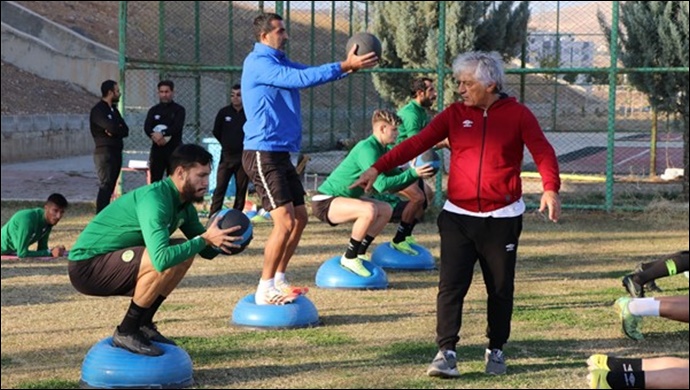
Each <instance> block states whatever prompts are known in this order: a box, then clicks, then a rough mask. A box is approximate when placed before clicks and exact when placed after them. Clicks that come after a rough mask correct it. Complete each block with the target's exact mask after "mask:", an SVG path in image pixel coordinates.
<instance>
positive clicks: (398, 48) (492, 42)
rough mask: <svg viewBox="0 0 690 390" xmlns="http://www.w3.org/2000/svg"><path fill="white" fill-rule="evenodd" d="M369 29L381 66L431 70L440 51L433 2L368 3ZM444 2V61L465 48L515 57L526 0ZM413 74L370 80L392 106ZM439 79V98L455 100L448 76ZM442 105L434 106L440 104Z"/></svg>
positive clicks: (404, 96)
mask: <svg viewBox="0 0 690 390" xmlns="http://www.w3.org/2000/svg"><path fill="white" fill-rule="evenodd" d="M372 3H373V5H374V7H373V15H374V21H373V33H374V34H375V35H376V36H377V37H379V39H380V40H381V43H382V46H383V54H382V57H383V58H382V62H381V66H382V67H386V68H402V69H420V68H431V69H436V68H437V65H438V54H439V47H438V46H439V45H438V37H439V15H438V2H434V1H430V2H426V1H413V2H407V1H377V2H372ZM515 3H516V2H514V1H462V2H461V1H448V2H446V20H445V44H444V46H443V47H442V48H441V49H442V50H444V56H445V61H446V63H445V64H444V66H446V67H448V68H450V67H451V65H452V61H453V59H454V58H455V57H456V56H457V55H458V54H460V53H462V52H465V51H470V50H483V51H497V52H499V53H501V54H502V55H503V57H504V58H505V59H510V58H512V57H515V56H516V55H517V54H518V53H519V52H520V48H521V45H522V43H523V42H524V41H525V40H526V38H527V22H528V20H529V15H530V11H529V2H528V1H521V2H518V3H519V4H517V5H515ZM419 76H420V75H419V74H413V73H388V72H383V73H374V74H373V82H374V86H375V87H376V89H377V91H378V92H379V93H380V94H381V97H382V98H383V99H385V100H387V101H388V102H389V103H391V104H392V105H394V106H395V107H400V106H402V105H403V104H404V103H406V102H407V101H408V100H409V99H410V95H409V85H410V81H411V80H412V79H413V78H415V77H419ZM443 82H444V91H445V93H444V96H443V97H444V102H446V103H448V102H452V101H455V100H457V98H456V96H455V94H456V93H457V87H456V85H455V83H454V82H453V80H451V79H450V78H447V79H446V80H443ZM442 108H443V107H439V109H442Z"/></svg>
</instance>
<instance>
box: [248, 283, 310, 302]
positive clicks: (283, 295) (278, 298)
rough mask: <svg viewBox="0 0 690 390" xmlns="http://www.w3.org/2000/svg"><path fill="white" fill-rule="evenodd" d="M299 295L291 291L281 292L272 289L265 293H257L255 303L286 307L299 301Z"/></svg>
mask: <svg viewBox="0 0 690 390" xmlns="http://www.w3.org/2000/svg"><path fill="white" fill-rule="evenodd" d="M298 296H299V294H295V293H293V292H289V291H281V290H278V289H277V288H275V287H270V288H268V289H266V290H263V291H259V290H257V291H256V294H254V301H255V302H256V304H257V305H285V304H286V303H292V302H294V301H295V299H297V297H298Z"/></svg>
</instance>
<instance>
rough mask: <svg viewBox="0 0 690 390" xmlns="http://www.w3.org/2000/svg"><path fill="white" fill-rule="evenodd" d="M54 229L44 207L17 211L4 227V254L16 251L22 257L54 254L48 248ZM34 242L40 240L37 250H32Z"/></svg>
mask: <svg viewBox="0 0 690 390" xmlns="http://www.w3.org/2000/svg"><path fill="white" fill-rule="evenodd" d="M52 229H53V226H52V225H48V221H46V217H45V211H44V210H43V208H35V209H26V210H20V211H17V212H16V213H15V214H14V215H13V216H12V218H10V220H9V221H7V223H6V224H5V225H4V226H3V227H2V254H9V253H16V254H17V257H20V258H21V257H40V256H52V254H51V253H50V250H49V249H48V237H50V232H51V230H52ZM34 242H38V245H37V247H36V250H35V251H30V250H29V246H30V245H31V244H33V243H34Z"/></svg>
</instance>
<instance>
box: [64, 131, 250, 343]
mask: <svg viewBox="0 0 690 390" xmlns="http://www.w3.org/2000/svg"><path fill="white" fill-rule="evenodd" d="M211 160H212V157H211V154H210V153H209V152H207V151H206V149H204V148H203V147H201V146H198V145H193V144H186V145H180V146H179V147H178V148H177V149H175V151H174V152H173V153H172V155H171V157H170V165H169V167H168V177H167V178H166V179H164V180H162V181H159V182H155V183H152V184H149V185H147V186H143V187H140V188H138V189H136V190H134V191H132V192H129V193H127V194H125V195H123V196H122V197H120V198H118V199H117V200H116V201H115V202H113V203H111V204H109V205H108V206H106V207H105V208H104V209H103V210H102V211H101V212H100V213H98V214H96V216H95V217H94V219H93V220H91V222H89V224H88V225H86V228H84V231H82V233H81V234H80V235H79V237H78V238H77V242H76V243H75V244H74V247H73V248H72V250H70V253H69V260H70V262H69V276H70V281H71V282H72V285H73V286H74V288H75V289H77V291H79V292H81V293H83V294H87V295H95V296H116V295H118V296H130V297H132V301H131V302H130V305H129V308H128V310H127V313H126V315H125V317H124V319H123V320H122V322H121V323H120V325H119V326H118V327H117V328H116V330H115V334H114V335H113V344H114V345H115V346H117V347H120V348H124V349H127V350H129V351H132V352H134V353H139V354H144V355H149V356H159V355H161V354H163V350H162V349H160V348H159V347H158V346H156V345H155V344H153V343H152V342H151V341H157V342H161V343H167V344H172V345H175V342H174V341H172V340H170V339H168V338H167V337H165V336H163V335H162V334H160V332H158V330H157V328H156V326H155V325H154V323H153V316H154V314H155V313H156V311H157V310H158V308H159V307H160V305H161V304H162V303H163V301H164V300H165V299H166V298H167V297H168V295H169V294H170V293H171V292H172V291H173V290H174V289H175V288H176V287H177V285H178V283H179V282H180V281H181V280H182V278H184V276H185V274H186V273H187V270H189V267H191V265H192V262H193V261H194V258H195V256H196V255H197V254H200V255H201V257H203V258H205V259H212V258H214V257H215V256H216V255H218V252H217V250H216V249H214V248H223V247H238V246H237V245H236V244H233V241H236V240H239V239H241V237H235V236H232V235H231V233H233V232H235V231H236V230H239V229H240V227H239V226H234V227H231V228H228V229H220V228H219V227H218V225H217V223H216V222H214V223H211V224H210V225H209V226H210V227H209V228H208V230H207V229H206V228H204V226H203V225H202V224H201V222H200V221H199V216H198V214H197V211H196V209H195V207H194V205H193V203H198V202H202V201H203V199H204V194H205V193H206V191H207V189H208V177H209V174H210V173H211ZM178 228H179V229H180V230H181V231H182V233H183V234H184V235H185V237H187V240H186V239H182V238H172V239H171V238H170V236H171V235H172V234H173V233H174V232H175V231H176V230H177V229H178Z"/></svg>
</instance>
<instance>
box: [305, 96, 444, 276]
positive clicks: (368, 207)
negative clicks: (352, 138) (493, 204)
mask: <svg viewBox="0 0 690 390" xmlns="http://www.w3.org/2000/svg"><path fill="white" fill-rule="evenodd" d="M371 124H372V135H371V136H369V137H368V138H365V139H363V140H361V141H359V142H358V143H357V145H355V147H354V148H352V150H351V151H350V153H349V154H348V155H347V157H345V159H344V160H343V161H342V162H341V163H340V165H338V166H337V167H336V168H335V170H333V172H331V174H330V175H329V176H328V177H327V178H326V181H325V182H324V183H323V184H321V186H319V188H318V194H316V195H314V196H313V197H312V212H313V214H314V216H316V217H317V218H318V219H319V220H321V221H323V222H327V223H329V224H330V225H332V226H336V225H338V224H341V223H345V222H351V221H354V224H353V226H352V235H351V237H350V242H349V244H348V246H347V249H346V251H345V254H344V255H343V256H342V257H341V258H340V265H341V266H343V267H344V268H347V269H349V270H350V271H352V272H354V273H355V274H357V275H359V276H362V277H369V276H371V272H369V270H368V269H366V267H364V265H363V264H362V260H368V258H367V257H366V251H367V249H368V248H369V246H370V245H371V243H372V241H373V240H374V238H375V237H376V236H377V235H378V234H379V233H381V231H382V230H383V228H384V227H385V226H386V224H387V223H388V221H389V220H390V219H391V215H392V214H393V209H392V207H391V206H390V205H389V204H388V203H386V202H384V201H380V200H376V199H373V198H368V197H364V190H363V189H362V188H360V187H356V188H353V189H350V188H349V185H350V184H351V183H352V182H353V181H354V180H355V179H356V178H357V177H359V175H361V174H362V172H364V171H366V170H367V169H369V167H371V166H372V165H373V164H374V162H376V160H377V159H378V158H379V157H381V156H382V155H383V154H384V153H386V152H387V151H388V148H387V146H388V145H391V144H393V143H394V142H395V139H396V137H397V136H398V125H400V118H399V117H398V116H397V115H396V114H395V113H394V112H392V111H389V110H376V111H374V114H373V116H372V119H371ZM432 173H433V169H432V168H431V166H430V165H428V164H427V165H424V166H421V167H418V168H415V169H407V170H404V171H403V170H401V169H399V168H395V169H393V170H391V171H389V172H386V173H385V174H383V175H380V176H379V177H378V178H377V179H376V182H375V183H374V188H375V189H376V191H378V192H379V193H383V192H393V193H394V192H397V191H399V190H400V189H401V188H404V187H407V186H409V185H410V183H413V182H415V181H416V180H418V179H419V178H425V177H430V176H431V175H432ZM408 207H421V204H413V203H411V202H410V203H408ZM413 212H415V210H413ZM402 242H405V241H404V237H403V241H402ZM393 248H396V246H395V245H393ZM396 249H397V248H396Z"/></svg>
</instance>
